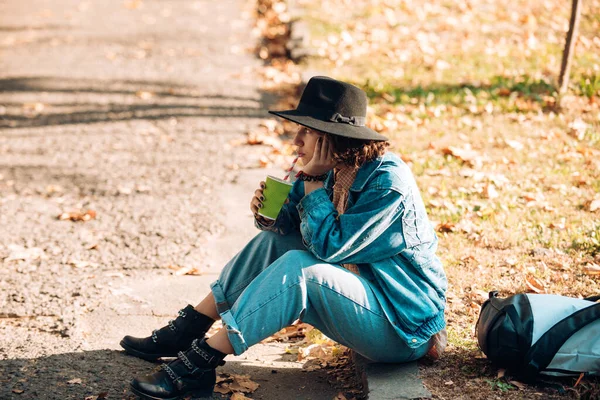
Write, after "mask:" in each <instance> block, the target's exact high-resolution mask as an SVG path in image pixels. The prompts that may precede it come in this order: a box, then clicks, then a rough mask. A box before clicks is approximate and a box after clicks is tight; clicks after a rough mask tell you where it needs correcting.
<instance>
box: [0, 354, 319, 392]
mask: <svg viewBox="0 0 600 400" xmlns="http://www.w3.org/2000/svg"><path fill="white" fill-rule="evenodd" d="M157 368H160V363H159V362H157V363H152V362H148V361H144V360H140V359H138V358H136V357H132V356H129V355H127V354H125V353H124V352H122V351H115V350H94V351H84V352H77V353H75V352H74V353H64V354H56V355H51V356H46V357H38V358H32V359H14V360H2V361H0V398H1V399H3V400H40V399H47V400H69V399H77V400H83V399H85V398H86V397H88V396H93V397H92V398H95V397H94V396H99V395H100V396H101V397H100V398H103V397H102V396H104V397H106V398H108V399H124V400H133V399H137V397H136V396H135V395H133V394H132V393H131V392H130V391H129V381H130V380H131V378H133V377H134V376H139V375H145V374H149V373H152V372H153V371H155V370H156V369H157ZM217 372H218V373H223V372H225V373H229V374H249V375H250V377H251V379H252V380H253V381H254V382H256V383H258V384H259V385H260V387H259V389H258V390H257V391H256V392H255V393H254V394H253V395H252V397H254V398H264V399H283V398H293V399H297V400H302V399H306V400H308V399H315V398H316V397H315V393H314V391H311V390H304V389H305V388H309V387H310V386H311V383H312V384H313V385H314V384H315V382H316V381H317V380H321V381H323V380H325V378H324V377H323V375H324V372H322V371H313V372H300V371H299V370H298V369H290V368H278V367H277V366H276V365H275V366H266V365H265V366H264V367H261V366H255V365H248V364H246V363H244V362H240V361H227V363H226V365H225V366H224V367H221V368H219V369H218V370H217ZM268 381H273V382H272V383H271V384H269V383H268ZM267 392H268V393H267ZM228 398H229V395H219V394H217V393H215V394H214V395H213V399H215V400H217V399H220V400H222V399H228ZM328 398H329V397H328Z"/></svg>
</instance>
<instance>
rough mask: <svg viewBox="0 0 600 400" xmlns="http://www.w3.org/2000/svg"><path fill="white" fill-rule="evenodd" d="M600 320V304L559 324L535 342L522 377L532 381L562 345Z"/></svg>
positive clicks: (579, 311)
mask: <svg viewBox="0 0 600 400" xmlns="http://www.w3.org/2000/svg"><path fill="white" fill-rule="evenodd" d="M598 319H600V303H599V304H593V305H591V306H589V307H586V308H582V309H581V310H578V311H576V312H574V313H573V314H571V315H569V316H567V317H565V318H563V319H562V320H561V321H559V322H557V323H556V324H555V325H554V326H553V327H552V328H550V329H548V330H547V331H546V333H544V334H543V335H542V337H540V339H539V340H538V341H537V342H535V344H534V345H533V346H531V349H529V351H528V352H527V354H526V355H525V358H524V360H523V366H522V367H521V370H520V376H521V377H522V378H523V379H524V380H526V381H531V380H533V379H535V377H536V376H537V375H538V374H539V373H540V371H543V370H544V369H546V367H548V365H550V362H552V359H553V358H554V356H555V355H556V353H557V352H558V350H559V349H560V348H561V347H562V345H563V344H564V343H565V342H566V341H567V340H568V339H569V338H570V337H571V336H572V335H573V334H574V333H575V332H577V331H579V330H580V329H581V328H583V327H584V326H586V325H588V324H589V323H591V322H594V321H596V320H598Z"/></svg>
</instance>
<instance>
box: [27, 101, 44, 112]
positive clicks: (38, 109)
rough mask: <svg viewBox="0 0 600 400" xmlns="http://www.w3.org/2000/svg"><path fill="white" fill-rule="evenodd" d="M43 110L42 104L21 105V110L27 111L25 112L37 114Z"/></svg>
mask: <svg viewBox="0 0 600 400" xmlns="http://www.w3.org/2000/svg"><path fill="white" fill-rule="evenodd" d="M44 108H46V106H45V105H44V103H39V102H38V103H25V104H23V110H25V111H27V112H35V113H39V112H42V111H44Z"/></svg>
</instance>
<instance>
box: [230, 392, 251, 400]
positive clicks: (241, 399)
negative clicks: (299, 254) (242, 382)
mask: <svg viewBox="0 0 600 400" xmlns="http://www.w3.org/2000/svg"><path fill="white" fill-rule="evenodd" d="M229 400H252V399H250V397H246V396H244V395H243V394H242V393H240V392H235V393H234V394H232V395H231V397H230V398H229Z"/></svg>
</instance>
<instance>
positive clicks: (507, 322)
mask: <svg viewBox="0 0 600 400" xmlns="http://www.w3.org/2000/svg"><path fill="white" fill-rule="evenodd" d="M598 299H600V296H596V297H591V298H588V299H583V300H582V299H575V298H571V297H564V296H557V295H550V294H516V295H513V296H510V297H508V298H505V299H502V298H499V297H498V292H490V294H489V299H488V300H486V301H485V303H483V306H482V307H481V313H480V314H479V319H478V321H477V325H476V328H475V329H476V334H477V341H478V342H479V347H480V348H481V350H482V351H483V352H484V353H485V355H486V356H487V357H488V358H489V359H490V360H491V361H492V362H493V363H495V364H496V365H497V366H499V367H501V368H506V369H507V370H508V371H510V372H511V373H512V374H514V375H515V376H517V377H519V378H520V379H522V380H524V381H532V380H534V379H535V378H536V377H537V376H538V375H539V374H540V373H543V374H547V375H579V374H581V373H585V374H589V375H595V374H600V304H598V303H595V301H596V300H598Z"/></svg>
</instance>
